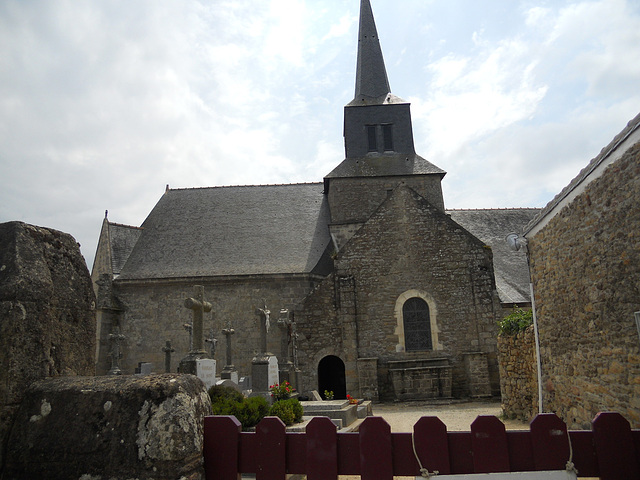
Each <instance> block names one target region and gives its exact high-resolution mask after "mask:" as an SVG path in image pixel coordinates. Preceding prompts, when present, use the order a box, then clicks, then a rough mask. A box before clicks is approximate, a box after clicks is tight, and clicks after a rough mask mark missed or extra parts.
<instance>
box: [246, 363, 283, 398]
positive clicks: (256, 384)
mask: <svg viewBox="0 0 640 480" xmlns="http://www.w3.org/2000/svg"><path fill="white" fill-rule="evenodd" d="M278 373H279V372H278V359H277V358H276V356H275V355H272V354H270V353H266V354H264V355H260V356H257V357H254V359H253V360H252V362H251V382H252V386H253V394H254V395H265V396H269V395H270V394H269V387H270V386H271V385H275V384H276V383H280V377H279V375H278Z"/></svg>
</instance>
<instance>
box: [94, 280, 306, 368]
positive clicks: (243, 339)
mask: <svg viewBox="0 0 640 480" xmlns="http://www.w3.org/2000/svg"><path fill="white" fill-rule="evenodd" d="M314 282H315V280H314V277H312V276H298V277H294V276H280V277H277V276H271V277H267V276H256V277H244V278H237V279H218V280H215V279H212V280H209V281H207V280H206V279H204V280H202V279H199V280H198V284H202V285H204V298H205V300H206V301H207V302H209V303H211V304H212V310H211V313H205V314H204V334H205V337H207V336H208V335H209V331H210V330H211V329H213V332H214V335H215V336H216V337H217V340H218V342H217V348H216V353H215V359H216V360H217V365H218V372H220V371H221V370H222V368H223V367H224V365H225V363H226V344H225V338H224V336H223V335H222V333H221V330H222V329H223V328H226V327H227V326H228V325H231V326H232V327H233V328H234V329H235V335H233V337H232V339H231V344H232V360H233V362H234V365H235V366H236V368H237V370H238V373H239V375H240V376H244V375H250V374H251V359H252V358H253V357H254V356H255V355H256V354H257V353H259V352H258V350H259V347H260V328H259V323H258V322H259V318H260V317H259V315H258V314H257V313H256V309H257V308H263V307H264V304H265V303H266V304H267V307H268V308H269V309H270V311H271V321H270V323H271V326H270V329H269V333H268V335H267V340H268V342H267V348H268V350H269V351H270V352H271V353H274V354H276V355H278V356H279V357H280V354H281V350H282V339H283V336H285V335H286V332H285V331H284V330H283V329H282V327H280V326H279V325H278V319H279V317H280V314H279V312H280V309H282V308H287V309H289V310H294V309H295V307H296V306H298V305H299V303H300V301H301V299H303V298H304V297H305V295H306V294H307V293H308V292H309V291H310V290H311V289H312V288H313V286H314ZM194 284H195V282H194V283H188V282H185V281H180V282H177V281H176V282H166V281H165V282H153V281H148V282H143V283H137V282H133V281H127V282H118V281H117V280H116V281H115V282H114V292H115V294H116V296H117V298H118V300H119V302H120V305H121V307H120V308H121V309H122V312H121V313H120V314H119V315H117V316H114V315H103V316H102V317H103V318H104V319H105V322H106V323H105V324H104V325H103V326H102V338H101V342H100V351H101V356H100V359H101V362H100V363H99V365H98V374H99V375H100V374H105V373H106V372H107V371H108V370H109V363H108V358H107V353H108V351H109V348H110V346H109V340H108V334H109V333H110V331H111V329H112V328H113V322H118V323H119V325H120V329H121V332H122V334H124V335H125V337H126V339H125V341H124V348H123V358H122V361H121V368H122V370H123V372H124V373H126V374H132V373H134V369H135V368H136V367H137V365H138V362H150V363H152V364H153V371H154V372H163V371H164V355H165V354H164V352H163V350H162V349H163V347H165V342H166V341H167V340H170V341H171V344H172V347H173V348H174V350H175V352H174V353H173V354H172V357H171V371H172V372H175V371H177V366H178V363H179V362H180V359H182V358H183V357H185V356H186V355H187V353H188V351H189V348H190V347H189V334H188V332H187V330H185V328H184V324H188V323H191V322H192V311H191V310H189V309H187V308H185V306H184V301H185V299H186V298H188V297H191V296H193V285H194ZM99 300H100V299H99ZM107 319H108V322H107ZM205 348H207V349H208V344H206V345H205Z"/></svg>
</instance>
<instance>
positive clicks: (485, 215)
mask: <svg viewBox="0 0 640 480" xmlns="http://www.w3.org/2000/svg"><path fill="white" fill-rule="evenodd" d="M539 212H540V209H539V208H507V209H486V210H448V211H447V213H448V214H450V215H451V218H452V219H453V221H455V222H456V223H458V224H459V225H461V226H462V227H464V228H465V229H466V230H467V231H469V232H470V233H471V234H473V235H474V236H476V237H477V238H478V239H480V240H481V241H482V242H484V243H485V244H486V245H489V246H490V247H491V250H492V251H493V269H494V275H495V278H496V287H497V290H498V296H499V297H500V301H501V302H502V303H528V302H530V301H531V295H530V293H529V292H530V290H529V268H528V266H527V257H526V254H525V253H524V251H522V250H521V251H519V252H514V251H513V250H511V249H510V248H509V247H508V246H507V243H506V241H505V237H506V236H507V235H508V234H509V233H512V232H515V233H522V230H523V229H524V227H525V226H526V225H527V224H528V223H529V222H530V221H531V219H532V218H534V217H535V216H536V215H537V214H538V213H539Z"/></svg>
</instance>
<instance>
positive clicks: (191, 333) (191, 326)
mask: <svg viewBox="0 0 640 480" xmlns="http://www.w3.org/2000/svg"><path fill="white" fill-rule="evenodd" d="M182 326H183V328H184V329H185V330H186V331H187V332H189V351H191V350H193V325H191V324H190V323H185V324H184V325H182Z"/></svg>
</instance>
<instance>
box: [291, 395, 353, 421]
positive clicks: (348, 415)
mask: <svg viewBox="0 0 640 480" xmlns="http://www.w3.org/2000/svg"><path fill="white" fill-rule="evenodd" d="M300 403H302V408H303V409H304V414H305V415H308V416H313V417H329V418H330V419H331V420H340V421H341V422H342V426H345V427H346V426H349V425H351V424H352V423H353V422H355V421H356V420H357V419H358V405H357V404H349V402H348V401H347V400H330V401H324V402H300ZM309 403H312V404H314V405H307V404H309ZM318 404H321V405H318ZM327 404H328V405H327ZM323 405H324V408H322V406H323ZM308 407H311V408H308ZM340 428H341V427H340Z"/></svg>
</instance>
